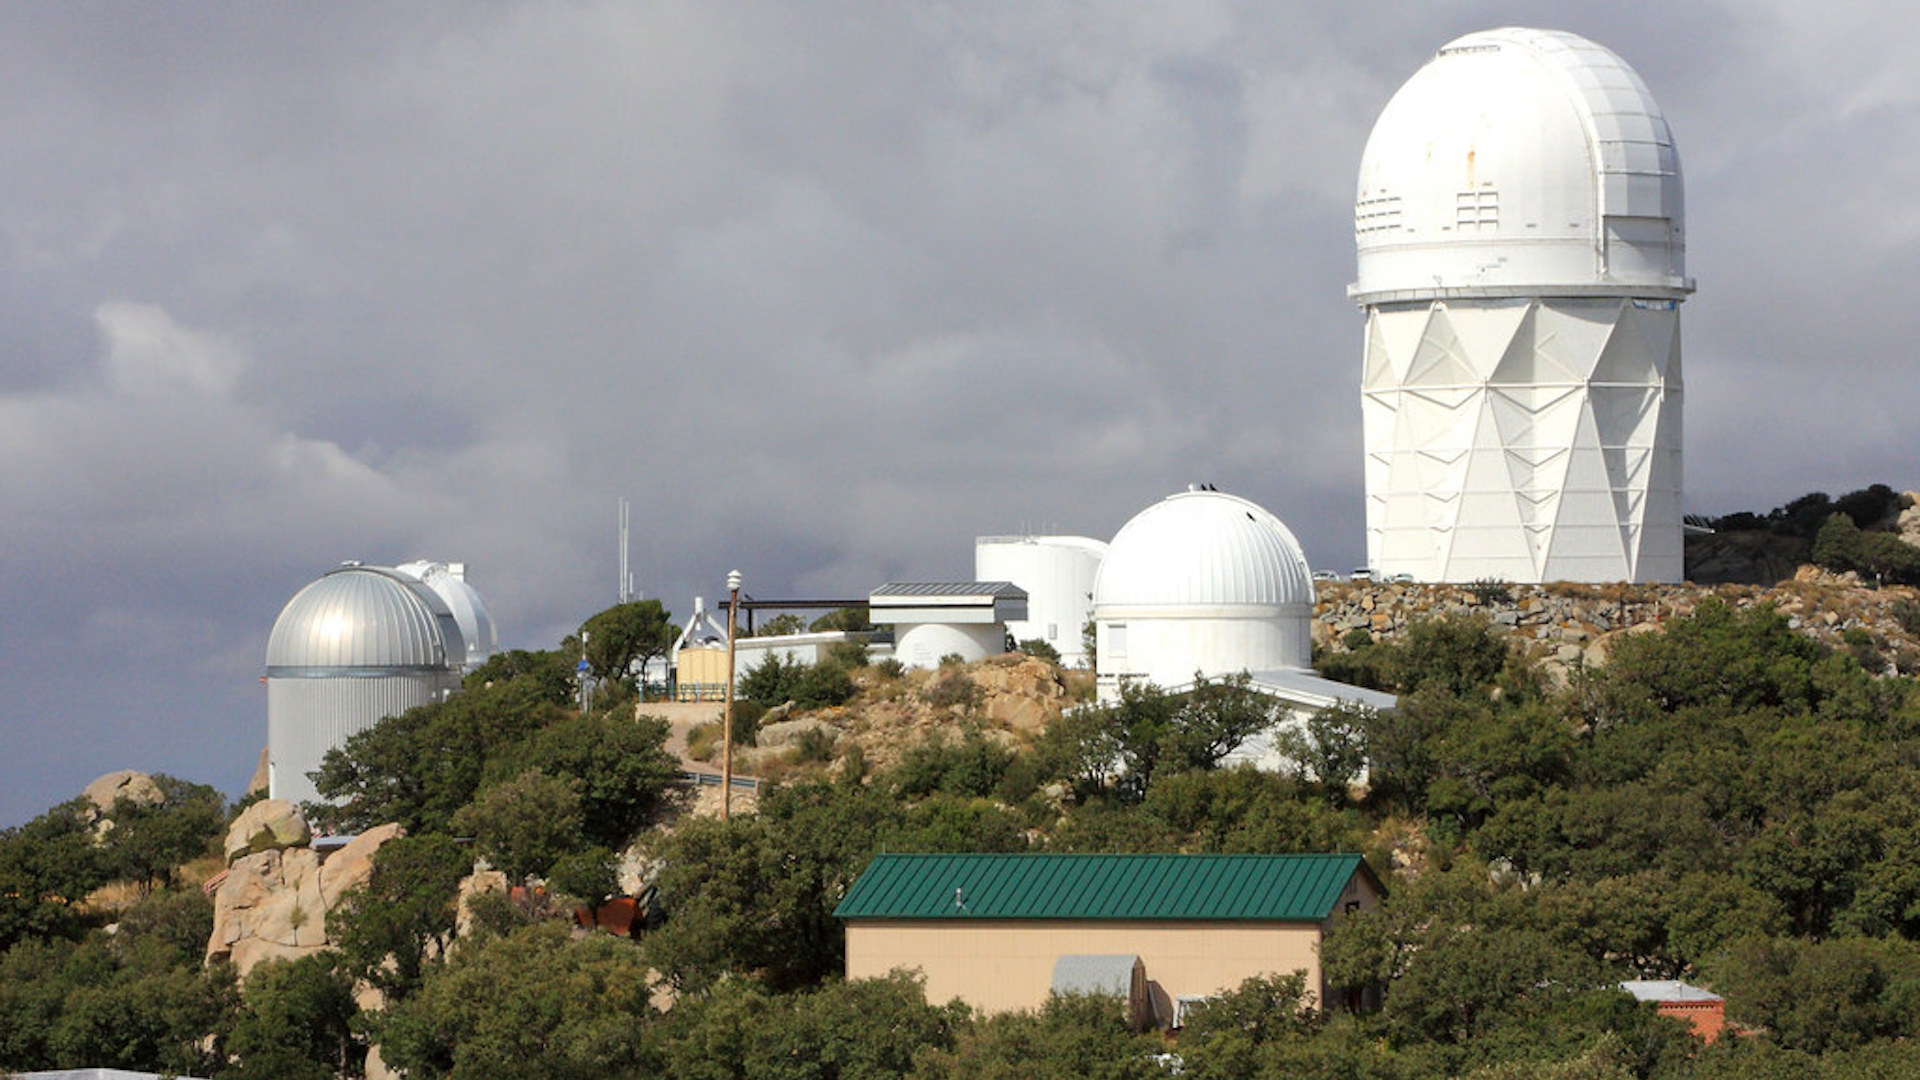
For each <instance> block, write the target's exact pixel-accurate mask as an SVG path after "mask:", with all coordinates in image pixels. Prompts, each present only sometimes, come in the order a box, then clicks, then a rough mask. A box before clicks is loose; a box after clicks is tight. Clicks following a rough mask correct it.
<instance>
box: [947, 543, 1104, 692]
mask: <svg viewBox="0 0 1920 1080" xmlns="http://www.w3.org/2000/svg"><path fill="white" fill-rule="evenodd" d="M1106 554H1107V545H1106V544H1105V543H1104V542H1102V541H1099V540H1095V539H1092V538H1091V537H1086V536H981V537H976V538H975V539H974V541H973V576H974V577H975V578H978V579H979V580H981V581H1011V582H1013V583H1014V584H1015V585H1018V586H1020V587H1021V588H1022V589H1025V590H1026V591H1027V616H1026V618H1024V619H1018V620H1015V621H1012V622H1009V623H1007V633H1009V634H1012V635H1013V638H1014V640H1015V641H1016V642H1020V641H1029V640H1032V639H1035V638H1038V639H1039V640H1041V641H1044V642H1046V643H1047V644H1048V645H1051V646H1053V647H1054V649H1055V650H1057V651H1058V652H1059V653H1060V663H1061V664H1063V665H1065V666H1067V667H1078V666H1080V665H1082V664H1084V663H1086V660H1087V649H1086V644H1085V642H1084V641H1083V640H1082V639H1081V630H1082V629H1083V628H1084V627H1085V626H1086V624H1087V619H1088V618H1089V617H1091V616H1092V614H1093V582H1094V578H1096V577H1097V576H1099V573H1100V561H1101V560H1102V559H1104V558H1105V557H1106Z"/></svg>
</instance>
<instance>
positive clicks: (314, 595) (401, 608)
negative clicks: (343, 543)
mask: <svg viewBox="0 0 1920 1080" xmlns="http://www.w3.org/2000/svg"><path fill="white" fill-rule="evenodd" d="M466 655H467V647H466V642H465V640H464V639H463V638H462V636H461V633H460V627H459V625H458V622H457V620H456V619H455V618H454V615H453V612H452V611H451V610H450V609H449V608H448V606H447V604H446V601H445V600H443V599H441V597H440V596H439V595H438V594H437V593H435V592H434V590H432V589H431V588H428V587H427V586H426V585H424V584H422V583H421V582H420V581H419V580H418V579H416V578H413V577H411V576H410V575H405V574H401V573H397V572H395V571H393V570H389V569H387V568H385V567H377V566H354V565H348V566H344V567H341V568H340V569H338V570H335V571H333V572H331V573H329V574H327V575H326V576H325V577H323V578H321V579H320V580H318V581H316V582H314V583H313V584H311V585H308V586H307V587H306V588H304V589H302V590H300V592H299V593H298V594H296V595H295V596H294V598H293V599H292V600H290V601H288V602H287V606H286V607H285V608H284V609H283V610H282V611H281V612H280V618H279V619H278V620H276V621H275V622H274V624H273V633H272V635H271V636H269V637H268V639H267V674H268V675H269V676H275V675H293V674H296V673H298V674H308V673H315V672H320V671H330V670H339V669H356V670H358V669H366V670H370V671H420V670H445V669H447V668H449V667H454V668H457V667H459V666H460V665H461V663H463V662H464V661H465V659H466Z"/></svg>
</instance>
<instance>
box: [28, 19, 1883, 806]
mask: <svg viewBox="0 0 1920 1080" xmlns="http://www.w3.org/2000/svg"><path fill="white" fill-rule="evenodd" d="M1891 10H1892V9H1891V8H1890V7H1884V6H1883V7H1876V6H1874V5H1852V6H1846V7H1842V8H1838V9H1835V8H1831V7H1829V8H1822V9H1820V11H1819V12H1818V13H1817V15H1816V14H1814V13H1811V12H1807V13H1803V12H1801V11H1800V10H1799V9H1798V8H1796V7H1794V6H1792V5H1786V4H1778V5H1752V4H1742V5H1725V6H1718V5H1689V6H1685V7H1682V8H1678V9H1677V10H1676V9H1673V8H1672V6H1663V7H1661V8H1653V7H1647V8H1646V9H1644V10H1643V9H1641V8H1631V9H1616V8H1596V7H1593V6H1592V5H1584V4H1581V5H1575V4H1550V5H1544V6H1542V5H1519V4H1494V3H1478V4H1446V5H1437V4H1408V5H1385V4H1357V5H1341V6H1335V5H1322V4H1306V3H1302V4H1269V5H1247V4H1230V3H1218V4H1207V3H1196V4H1181V5H1165V4H1158V3H1142V4H1134V5H1125V4H1104V3H1103V4H1084V5H984V4H927V5H900V4H872V3H853V2H848V3H837V4H806V5H800V4H771V3H770V4H754V5H712V4H693V3H680V4H676V3H635V4H612V3H607V4H596V3H583V4H571V5H553V4H537V5H515V4H496V5H466V4H461V5H451V4H449V5H436V4H408V5H385V4H382V5H360V6H348V5H337V4H334V5H326V6H324V7H321V6H296V5H271V6H262V5H195V6H191V7H169V6H153V5H104V4H103V5H88V4H81V5H59V6H44V7H34V8H18V9H11V10H8V11H7V12H5V13H4V14H0V115H5V116H6V117H7V118H8V122H7V123H6V124H5V125H0V154H3V155H4V160H5V161H6V162H7V163H8V164H7V167H6V168H5V169H0V468H3V470H4V471H0V552H3V553H4V555H3V556H0V596H4V598H5V605H6V614H7V618H6V619H5V620H0V682H3V685H4V687H5V689H6V694H5V696H4V704H0V740H4V743H3V745H0V750H3V751H4V752H0V822H17V821H19V820H23V819H24V818H26V817H28V816H30V815H31V814H33V813H35V812H37V811H39V810H40V809H42V808H44V807H45V806H47V805H49V804H51V803H53V802H55V801H57V800H59V799H61V798H64V797H66V796H68V795H69V794H71V793H73V792H74V791H76V790H77V789H78V787H79V786H80V785H81V784H82V783H84V782H85V781H86V780H88V779H90V778H91V777H92V776H94V775H97V774H98V773H101V772H104V771H106V770H108V769H112V768H119V767H140V768H147V769H157V770H164V771H170V772H174V773H178V774H182V775H186V776H189V777H191V778H194V779H198V780H204V781H209V782H213V783H216V784H218V785H220V786H221V787H223V788H225V789H227V790H228V791H230V792H233V791H237V789H238V788H239V786H240V785H241V784H242V783H243V782H244V780H245V778H246V776H247V774H248V773H249V771H250V770H251V767H252V763H253V761H254V759H255V756H256V755H257V754H258V752H259V748H260V745H261V743H262V742H263V741H264V731H265V725H264V695H262V694H261V693H260V692H259V687H258V684H257V682H256V679H257V676H258V674H259V673H260V665H261V662H262V657H263V652H264V645H265V638H266V634H267V631H268V629H269V628H270V627H271V625H272V621H273V618H274V616H275V615H276V614H277V613H278V611H279V608H280V606H281V605H282V604H283V603H284V602H285V601H286V599H287V598H288V597H290V596H291V595H292V594H293V593H294V592H295V591H296V590H297V589H299V588H300V587H301V586H302V585H304V584H305V583H306V582H308V581H309V580H311V579H312V578H313V577H315V576H316V575H318V574H319V573H320V572H322V571H324V570H325V569H326V568H327V567H329V566H331V565H332V564H333V563H335V562H337V561H339V560H341V559H349V558H359V559H366V560H370V561H377V562H389V563H391V562H398V561H402V560H406V559H410V558H416V557H431V558H441V559H462V560H465V561H467V562H468V563H469V564H470V566H471V567H472V580H473V581H474V583H475V584H476V586H477V587H478V588H479V589H480V590H481V591H482V592H483V593H484V595H485V596H486V597H487V598H488V600H489V602H490V603H491V605H492V607H493V610H494V613H495V615H496V617H497V618H498V620H499V622H500V624H501V626H502V627H503V630H504V635H505V643H506V644H508V645H512V646H523V647H532V648H539V647H546V646H550V645H552V644H553V643H554V642H555V641H557V640H558V638H559V637H560V636H561V635H562V634H564V633H566V632H567V631H569V630H570V629H572V628H573V627H574V626H576V625H577V624H578V623H579V621H580V620H581V619H583V618H584V617H585V616H586V615H588V614H590V613H592V612H593V611H594V610H597V609H598V608H599V607H601V606H604V605H605V604H606V603H608V602H609V601H610V600H611V599H612V594H613V591H614V587H615V582H614V580H613V579H614V567H615V565H616V554H615V551H614V546H615V545H614V500H615V499H616V498H617V497H619V496H627V497H629V498H631V499H632V500H633V501H634V505H635V537H634V565H635V570H636V574H637V577H638V580H639V584H640V586H641V587H642V588H643V589H644V590H645V591H646V592H647V593H648V594H649V595H654V596H659V597H661V598H662V599H664V600H665V601H666V602H667V604H668V605H669V607H671V608H673V609H674V610H675V611H676V612H679V613H680V614H682V615H684V614H686V613H687V612H688V611H689V610H690V606H691V598H692V596H693V594H695V593H696V592H698V593H704V594H705V595H707V596H708V597H709V598H711V597H713V596H716V595H717V594H718V593H719V591H720V579H721V577H722V576H723V575H724V574H725V572H726V570H727V569H729V568H731V567H733V566H738V567H740V568H741V569H743V570H744V571H746V573H747V574H748V576H749V580H750V582H751V583H752V584H751V586H750V587H751V588H752V589H754V590H755V591H757V592H759V593H760V594H761V595H767V596H775V595H783V594H793V593H803V592H804V593H815V594H820V593H826V594H832V593H844V594H847V595H858V594H860V593H861V592H863V591H864V590H866V589H867V588H869V587H871V586H872V585H874V584H877V583H879V582H880V581H882V580H884V579H886V578H888V577H898V576H945V575H961V574H967V573H969V572H970V570H971V548H972V537H973V536H975V535H976V534H981V533H997V532H1008V531H1018V530H1021V529H1047V530H1054V531H1066V532H1079V533H1087V534H1091V535H1095V536H1106V535H1110V534H1111V533H1112V531H1113V530H1114V529H1116V528H1117V527H1118V526H1119V525H1120V524H1121V523H1122V522H1124V521H1125V519H1126V518H1127V517H1128V516H1130V515H1131V514H1132V513H1133V512H1135V511H1136V510H1138V509H1139V508H1141V507H1142V506H1144V505H1146V504H1147V503H1149V502H1151V501H1152V500H1153V499H1155V498H1157V497H1158V496H1160V495H1162V494H1165V493H1166V492H1167V491H1169V490H1173V489H1175V488H1178V487H1179V486H1180V485H1182V484H1184V483H1186V482H1188V481H1190V480H1207V481H1212V482H1214V483H1217V484H1219V485H1220V486H1222V487H1223V488H1227V489H1229V490H1234V491H1238V492H1241V493H1244V494H1247V495H1249V496H1251V497H1253V498H1255V499H1257V500H1258V501H1260V502H1262V503H1264V504H1266V505H1267V506H1269V507H1270V508H1271V509H1273V510H1274V511H1275V512H1277V513H1279V514H1280V515H1281V516H1282V517H1283V518H1285V519H1286V520H1288V521H1289V523H1290V524H1291V525H1292V526H1293V528H1294V530H1295V531H1296V532H1297V533H1298V534H1299V536H1300V537H1301V539H1302V541H1303V543H1304V544H1305V545H1306V547H1307V549H1308V552H1309V554H1310V556H1311V557H1312V558H1313V559H1314V560H1315V561H1316V563H1319V564H1322V565H1333V566H1349V565H1352V564H1354V563H1356V562H1358V561H1359V558H1360V552H1361V550H1362V537H1361V527H1362V518H1361V493H1360V468H1359V433H1358V416H1359V410H1358V408H1357V402H1356V400H1355V397H1356V394H1355V390H1356V382H1357V378H1358V363H1359V361H1358V351H1359V343H1360V316H1359V313H1358V312H1357V311H1355V310H1354V309H1353V307H1352V306H1351V304H1350V303H1349V302H1348V301H1347V300H1346V297H1345V287H1346V284H1347V283H1348V282H1349V281H1351V280H1352V273H1353V251H1352V236H1351V226H1350V212H1351V206H1350V203H1351V193H1352V185H1353V177H1354V173H1355V169H1356V168H1357V165H1358V160H1359V155H1360V151H1361V149H1362V147H1363V146H1364V144H1365V140H1366V136H1367V132H1368V130H1369V128H1370V127H1371V125H1372V122H1373V119H1374V117H1375V116H1376V115H1377V114H1378V111H1379V109H1380V108H1381V107H1382V106H1383V105H1384V104H1385V102H1386V100H1387V98H1388V97H1389V96H1390V95H1391V94H1392V92H1393V90H1394V89H1395V88H1396V87H1397V86H1398V85H1399V84H1400V83H1401V82H1402V81H1403V80H1404V79H1405V78H1406V77H1407V76H1409V75H1410V74H1411V73H1412V72H1413V71H1414V70H1415V68H1417V67H1418V66H1419V64H1420V63H1422V62H1424V60H1425V59H1426V58H1427V57H1428V56H1430V55H1431V54H1432V52H1433V50H1434V49H1435V48H1437V47H1438V46H1439V45H1441V44H1442V43H1444V42H1445V41H1447V40H1449V39H1451V38H1452V37H1454V36H1457V35H1459V34H1461V33H1465V32H1468V31H1471V30H1474V29H1479V28H1483V27H1487V26H1495V25H1502V24H1508V23H1524V24H1532V25H1549V26H1562V27H1565V28H1566V29H1570V30H1574V31H1576V32H1579V33H1583V34H1586V35H1588V36H1590V37H1593V38H1595V39H1596V40H1598V41H1601V42H1602V43H1604V44H1607V45H1610V46H1612V47H1613V48H1615V49H1616V50H1618V51H1619V52H1621V53H1622V54H1623V55H1624V56H1626V58H1627V59H1628V60H1629V61H1630V62H1632V63H1633V64H1635V65H1636V67H1638V69H1639V70H1640V71H1641V73H1642V74H1643V75H1644V76H1645V77H1646V79H1647V81H1648V83H1649V84H1650V85H1651V86H1652V88H1653V90H1654V92H1655V94H1656V96H1657V97H1658V98H1659V99H1660V100H1661V102H1662V103H1663V105H1664V106H1665V108H1666V110H1667V112H1668V114H1669V116H1670V119H1671V120H1672V122H1673V125H1674V128H1675V130H1676V132H1677V134H1678V137H1679V139H1680V143H1681V150H1682V153H1683V155H1684V156H1685V160H1686V162H1687V166H1688V184H1689V224H1690V232H1691V237H1690V243H1691V248H1690V257H1691V260H1692V262H1691V269H1692V271H1693V273H1694V274H1695V275H1696V276H1697V277H1698V278H1699V279H1700V282H1701V292H1700V294H1699V295H1698V297H1696V298H1695V299H1694V300H1693V301H1691V302H1690V303H1689V305H1688V307H1687V309H1686V312H1687V313H1686V320H1687V329H1686V333H1687V366H1688V379H1689V382H1688V405H1687V427H1688V431H1689V441H1688V501H1689V503H1690V505H1691V506H1692V507H1693V508H1695V509H1702V510H1709V511H1720V510H1727V509H1734V508H1740V507H1748V506H1763V505H1769V504H1770V503H1771V502H1772V501H1778V500H1780V499H1784V498H1788V497H1791V496H1792V495H1795V494H1798V493H1800V492H1801V491H1804V490H1809V489H1812V488H1816V487H1831V488H1836V489H1837V488H1844V487H1846V486H1849V485H1854V484H1858V483H1865V482H1868V481H1871V480H1880V479H1885V480H1888V481H1890V482H1896V483H1902V484H1906V485H1912V484H1913V483H1914V481H1915V478H1914V477H1913V476H1911V475H1907V474H1905V473H1904V472H1903V470H1906V469H1907V467H1908V466H1907V463H1908V461H1909V460H1910V458H1911V454H1910V453H1909V452H1908V451H1907V449H1906V446H1907V440H1904V439H1903V438H1902V433H1903V431H1904V429H1905V427H1906V426H1907V418H1908V417H1910V416H1911V415H1913V413H1914V412H1915V405H1916V401H1915V397H1916V394H1915V392H1914V391H1913V389H1912V380H1911V378H1910V376H1909V375H1908V369H1909V367H1910V365H1909V364H1908V362H1907V360H1906V356H1907V352H1906V350H1907V348H1908V343H1909V342H1910V341H1911V340H1912V338H1913V336H1914V334H1913V331H1914V328H1915V324H1914V316H1913V315H1912V314H1911V305H1910V304H1909V303H1907V302H1906V301H1905V298H1904V294H1905V292H1906V290H1907V286H1906V282H1908V281H1911V280H1912V277H1913V271H1914V270H1915V269H1916V268H1915V266H1914V263H1915V262H1916V257H1917V256H1916V251H1917V249H1916V237H1917V236H1920V213H1917V212H1916V211H1915V210H1914V209H1913V204H1912V201H1911V199H1910V197H1909V195H1908V193H1909V192H1911V191H1912V190H1913V189H1914V187H1915V186H1916V181H1920V175H1917V174H1920V139H1916V137H1915V136H1916V131H1915V127H1916V124H1915V116H1914V109H1915V102H1916V100H1917V99H1920V85H1916V83H1917V82H1920V80H1917V79H1916V76H1915V74H1914V71H1913V69H1912V67H1911V65H1910V64H1909V63H1908V62H1907V61H1906V59H1905V57H1904V55H1903V54H1902V52H1901V50H1900V47H1899V44H1898V43H1897V42H1896V41H1894V40H1893V35H1889V34H1886V33H1885V32H1884V27H1885V25H1887V24H1888V22H1889V21H1890V20H1889V13H1890V11H1891ZM1755 431H1774V432H1779V433H1780V434H1778V435H1776V436H1772V437H1768V438H1766V439H1761V440H1757V441H1756V439H1755V438H1754V437H1753V432H1755Z"/></svg>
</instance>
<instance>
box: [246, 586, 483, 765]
mask: <svg viewBox="0 0 1920 1080" xmlns="http://www.w3.org/2000/svg"><path fill="white" fill-rule="evenodd" d="M443 569H444V567H443ZM461 584H462V585H463V586H464V583H461ZM468 591H470V590H468ZM472 599H473V602H474V605H475V607H474V608H473V609H472V610H470V611H469V612H468V618H469V620H470V621H471V623H472V625H473V626H474V628H475V631H474V632H475V633H476V636H477V635H478V634H479V633H484V634H485V637H486V641H485V647H486V648H488V649H491V647H492V640H491V639H492V635H493V624H492V620H491V619H490V618H488V617H487V616H486V608H485V605H484V604H480V603H479V598H478V595H477V594H476V595H474V596H473V598H472ZM475 612H477V613H478V614H477V615H476V614H475ZM461 622H462V620H461V618H460V617H459V616H458V615H456V613H455V611H454V609H453V608H452V607H450V606H449V605H448V603H447V601H446V599H445V598H444V597H443V596H442V595H441V593H440V592H439V591H437V590H436V589H435V588H433V587H431V586H430V585H429V584H428V583H427V582H424V581H422V580H421V579H420V578H419V577H417V576H415V575H414V574H411V573H405V572H402V571H399V570H394V569H389V568H386V567H378V566H361V565H359V564H357V563H349V564H347V565H345V566H342V567H340V568H339V569H337V570H333V571H331V572H329V573H328V574H326V575H325V576H323V577H322V578H320V580H318V581H315V582H313V583H312V584H310V585H308V586H307V587H306V588H304V589H301V590H300V591H299V592H298V593H296V594H295V595H294V597H293V599H292V600H289V601H288V602H287V606H286V607H285V608H283V609H282V610H281V612H280V617H279V619H277V620H276V621H275V622H274V624H273V632H272V633H271V634H270V635H269V636H268V638H267V769H268V783H269V793H270V794H271V795H272V796H273V797H274V798H277V799H287V800H289V801H292V802H303V801H312V800H316V799H318V798H319V793H318V791H316V790H315V788H314V785H313V782H312V780H311V779H309V777H308V775H307V774H308V773H310V772H312V771H314V770H315V769H318V768H319V767H320V761H321V759H322V758H323V757H325V756H326V752H327V751H328V750H330V749H333V748H335V747H338V746H341V745H343V744H344V743H345V742H346V741H347V739H348V738H349V737H351V736H352V735H354V734H355V733H356V732H359V731H363V730H365V729H366V728H369V727H372V726H373V725H374V724H376V723H378V722H379V721H380V720H382V719H384V718H385V717H388V716H395V715H398V714H400V713H402V712H405V711H406V710H408V709H411V708H414V707H415V706H419V705H425V704H428V703H430V702H434V701H439V700H442V699H444V698H445V697H446V696H447V695H448V694H451V693H452V692H454V691H455V690H457V689H458V688H459V686H460V672H461V668H462V667H463V666H464V665H465V664H466V663H467V662H468V660H469V657H470V655H471V651H470V649H469V645H468V637H467V634H466V633H465V632H463V628H462V625H461ZM475 644H476V645H479V644H480V643H479V642H478V641H476V643H475ZM482 659H484V657H482Z"/></svg>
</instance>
